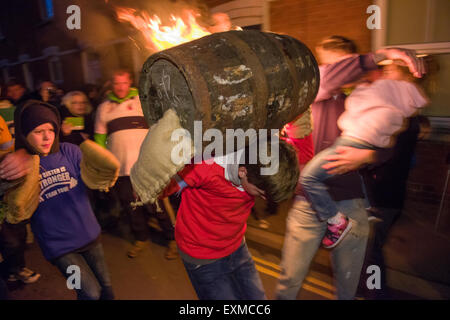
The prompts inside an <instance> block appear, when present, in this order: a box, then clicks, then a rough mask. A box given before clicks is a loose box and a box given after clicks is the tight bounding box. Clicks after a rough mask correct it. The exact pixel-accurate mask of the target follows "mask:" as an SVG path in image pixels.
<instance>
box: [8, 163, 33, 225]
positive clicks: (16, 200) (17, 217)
mask: <svg viewBox="0 0 450 320" xmlns="http://www.w3.org/2000/svg"><path fill="white" fill-rule="evenodd" d="M32 161H33V164H32V168H31V171H30V173H28V174H27V175H26V176H25V178H24V179H23V181H22V182H21V183H20V184H19V185H18V186H16V187H14V188H12V189H9V190H7V191H6V193H5V196H4V197H3V202H4V203H5V204H6V221H7V222H8V223H11V224H17V223H19V222H22V221H24V220H28V219H30V218H31V216H32V215H33V213H34V211H36V209H37V207H38V205H39V193H40V191H41V189H40V187H39V156H37V155H34V156H32Z"/></svg>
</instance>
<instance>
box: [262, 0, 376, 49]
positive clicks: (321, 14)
mask: <svg viewBox="0 0 450 320" xmlns="http://www.w3.org/2000/svg"><path fill="white" fill-rule="evenodd" d="M372 2H373V1H370V0H275V1H271V2H270V31H273V32H280V33H284V34H288V35H290V36H292V37H294V38H297V39H299V40H300V41H302V42H303V43H305V44H306V45H307V46H308V47H309V48H310V49H311V50H313V49H314V47H315V45H316V44H317V43H318V42H319V41H320V40H321V39H322V38H324V37H326V36H330V35H334V34H335V35H342V36H345V37H348V38H349V39H352V40H354V41H355V42H356V44H357V46H358V48H359V51H360V52H363V53H364V52H369V51H370V50H371V33H370V30H369V29H367V27H366V21H367V18H368V17H369V15H368V14H366V10H367V7H368V6H369V5H371V4H372Z"/></svg>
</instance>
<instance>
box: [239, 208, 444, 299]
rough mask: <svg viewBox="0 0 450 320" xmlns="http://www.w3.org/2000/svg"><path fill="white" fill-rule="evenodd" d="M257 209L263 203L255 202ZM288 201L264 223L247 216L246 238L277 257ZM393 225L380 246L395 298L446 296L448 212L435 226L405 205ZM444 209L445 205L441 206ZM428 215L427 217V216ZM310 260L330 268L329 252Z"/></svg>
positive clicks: (431, 216) (319, 253) (282, 239)
mask: <svg viewBox="0 0 450 320" xmlns="http://www.w3.org/2000/svg"><path fill="white" fill-rule="evenodd" d="M255 209H256V210H257V211H263V210H264V204H262V203H261V202H260V203H258V202H257V203H256V205H255ZM288 209H289V203H284V204H282V205H281V206H280V208H279V209H278V211H277V214H276V215H273V216H268V217H265V218H264V222H263V223H261V220H257V219H255V217H254V216H252V217H250V219H249V221H248V230H247V235H246V237H247V239H248V240H249V241H252V242H255V243H258V244H260V245H263V246H267V247H270V248H271V249H272V250H274V252H277V254H279V255H280V256H281V250H282V247H283V241H284V231H285V221H286V217H287V212H288ZM405 209H406V210H407V211H405V210H404V212H403V213H402V215H401V216H400V217H399V219H398V220H397V221H396V222H395V224H394V225H393V227H392V229H391V231H390V234H389V237H388V240H387V242H386V245H385V247H384V255H385V263H386V267H387V270H386V277H387V284H388V286H389V288H390V289H391V291H392V292H394V296H396V297H398V298H399V299H433V300H434V299H437V300H440V299H445V300H448V299H450V223H449V222H450V211H448V210H447V211H444V214H443V215H442V221H441V223H440V226H439V228H436V226H435V224H434V222H435V220H434V219H433V217H434V215H432V214H431V212H428V214H426V213H423V212H420V216H419V214H418V212H417V210H415V208H412V207H408V206H406V208H405ZM445 209H447V208H445ZM428 217H429V219H428ZM314 263H315V264H317V265H320V266H323V267H325V268H328V269H330V270H331V263H330V256H329V251H328V250H325V249H319V251H318V253H317V255H316V257H315V259H314Z"/></svg>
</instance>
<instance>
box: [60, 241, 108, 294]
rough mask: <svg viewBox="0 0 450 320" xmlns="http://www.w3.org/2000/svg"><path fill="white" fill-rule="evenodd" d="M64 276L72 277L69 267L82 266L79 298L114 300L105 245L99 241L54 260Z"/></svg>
mask: <svg viewBox="0 0 450 320" xmlns="http://www.w3.org/2000/svg"><path fill="white" fill-rule="evenodd" d="M53 263H54V264H55V265H56V266H57V267H58V269H59V271H61V273H62V274H63V276H64V277H66V278H68V277H70V276H71V275H72V274H73V272H72V273H70V272H69V273H67V268H68V267H69V266H71V265H75V266H78V267H79V268H80V274H81V276H80V280H81V286H80V289H75V290H76V292H77V298H78V300H113V299H114V293H113V290H112V285H111V279H110V276H109V271H108V267H107V266H106V262H105V257H104V253H103V246H102V245H101V244H100V243H99V244H97V245H95V246H94V247H92V248H90V249H88V250H86V251H83V252H80V253H76V252H71V253H68V254H65V255H63V256H62V257H60V258H58V259H56V260H54V261H53Z"/></svg>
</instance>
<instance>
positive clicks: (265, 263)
mask: <svg viewBox="0 0 450 320" xmlns="http://www.w3.org/2000/svg"><path fill="white" fill-rule="evenodd" d="M253 260H255V261H256V262H258V263H261V264H264V265H266V266H269V267H272V268H274V269H276V270H278V271H281V268H280V266H279V265H277V264H275V263H272V262H269V261H266V260H263V259H260V258H258V257H255V256H254V257H253Z"/></svg>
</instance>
